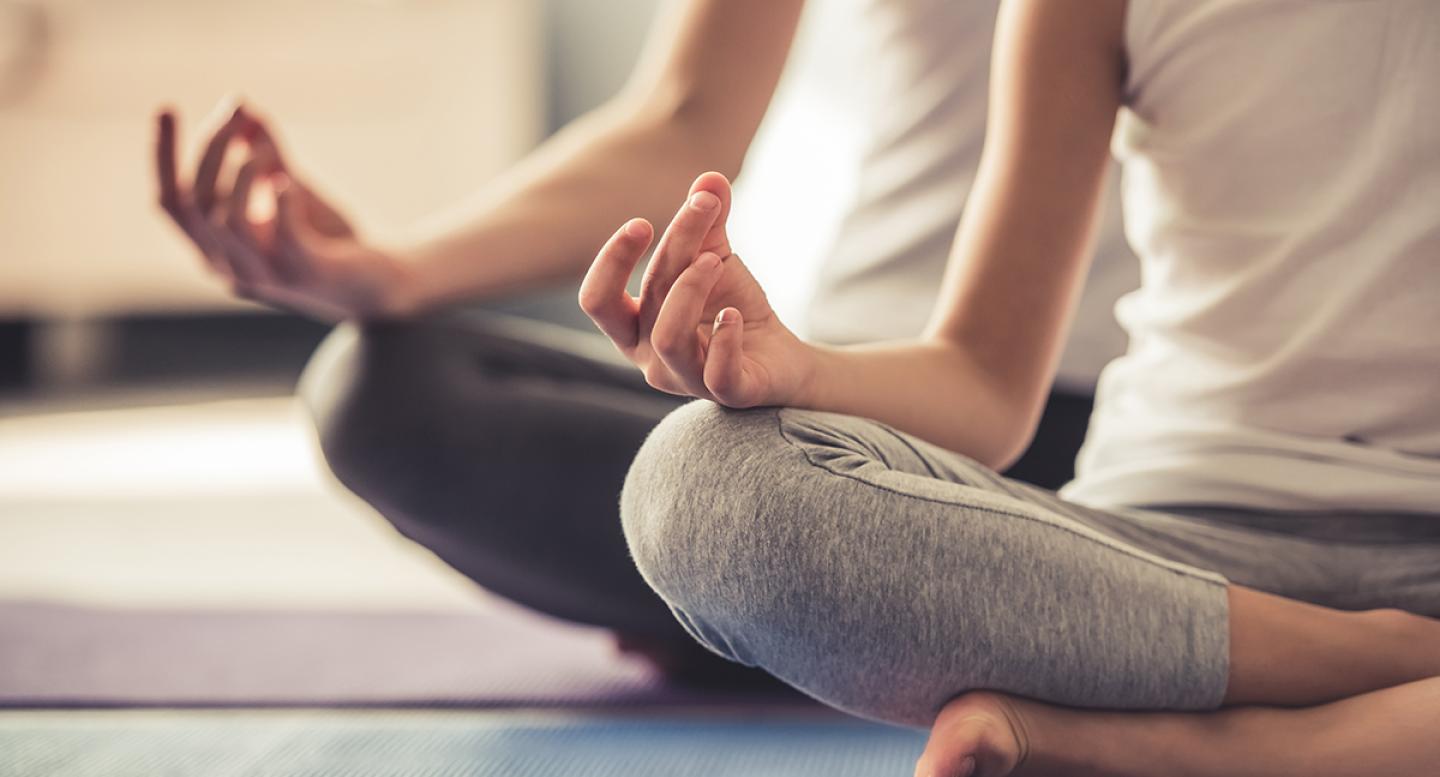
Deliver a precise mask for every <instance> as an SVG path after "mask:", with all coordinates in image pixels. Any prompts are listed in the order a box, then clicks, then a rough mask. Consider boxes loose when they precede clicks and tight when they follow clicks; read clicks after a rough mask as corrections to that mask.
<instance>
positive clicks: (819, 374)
mask: <svg viewBox="0 0 1440 777" xmlns="http://www.w3.org/2000/svg"><path fill="white" fill-rule="evenodd" d="M798 342H799V344H800V359H799V360H798V363H799V365H800V378H799V380H798V382H797V385H796V389H795V396H793V397H791V398H790V401H789V402H787V403H785V404H786V405H787V406H789V407H800V408H805V409H807V410H824V409H825V407H826V398H825V397H826V395H827V394H828V390H829V388H830V387H831V386H833V385H835V384H834V381H835V378H834V375H835V372H836V368H837V366H838V364H837V362H838V361H839V358H840V354H839V352H838V351H836V350H835V349H833V348H828V347H826V346H823V345H816V344H814V343H807V342H805V341H803V340H800V341H798Z"/></svg>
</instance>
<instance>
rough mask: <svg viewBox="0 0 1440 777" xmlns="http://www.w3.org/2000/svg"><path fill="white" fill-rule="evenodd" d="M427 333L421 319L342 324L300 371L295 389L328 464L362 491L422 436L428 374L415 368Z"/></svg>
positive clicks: (404, 455) (382, 475)
mask: <svg viewBox="0 0 1440 777" xmlns="http://www.w3.org/2000/svg"><path fill="white" fill-rule="evenodd" d="M423 339H424V336H423V334H422V332H421V331H420V329H419V327H418V325H413V324H406V323H345V324H342V325H340V326H338V327H336V329H335V330H334V331H333V332H331V333H330V335H329V336H328V337H327V338H326V339H325V341H324V342H323V343H321V345H320V347H319V349H317V351H316V352H315V355H314V356H313V357H311V359H310V363H309V364H308V365H307V366H306V368H305V372H304V374H303V375H302V377H301V380H300V386H299V391H298V393H299V396H300V399H301V401H302V404H303V405H304V407H305V409H306V410H307V412H308V413H309V416H310V419H311V421H312V423H313V424H314V427H315V432H316V439H317V442H318V444H319V449H320V453H321V455H322V457H323V458H324V460H325V463H326V464H327V465H328V466H329V467H330V470H331V471H332V472H333V473H334V474H335V476H336V478H337V479H338V480H340V482H341V483H343V484H345V485H346V486H347V487H348V488H350V489H351V490H354V491H356V492H357V493H360V494H361V495H362V496H365V493H364V492H366V491H369V490H372V489H374V488H375V487H376V486H377V485H378V484H379V482H380V481H382V480H383V479H384V478H385V477H386V473H387V472H393V471H394V470H395V469H396V465H397V463H398V462H396V461H393V459H396V458H397V457H398V458H403V457H406V456H408V455H411V454H413V453H414V452H413V451H409V450H407V448H408V447H409V446H411V445H413V442H414V440H415V438H417V437H423V436H424V433H423V430H420V429H419V427H420V426H422V424H423V413H424V411H425V403H424V402H420V401H417V398H416V397H415V396H414V393H415V389H414V386H415V385H416V383H417V381H423V377H422V376H420V375H417V373H418V372H420V365H419V362H420V361H421V360H423V358H424V355H423V351H424V347H423V342H422V341H423Z"/></svg>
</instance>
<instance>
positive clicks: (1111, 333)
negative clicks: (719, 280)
mask: <svg viewBox="0 0 1440 777" xmlns="http://www.w3.org/2000/svg"><path fill="white" fill-rule="evenodd" d="M822 2H832V3H843V4H845V7H844V8H843V9H842V10H843V11H845V12H848V13H853V14H854V16H855V18H854V19H853V20H852V21H853V24H854V25H855V28H856V29H859V30H863V31H864V34H865V39H864V44H863V45H864V48H863V49H862V50H861V51H859V52H856V54H855V56H857V57H858V58H859V59H860V60H861V61H863V62H865V63H866V67H865V68H863V69H862V70H860V71H859V72H860V74H861V76H862V77H861V78H860V79H859V81H858V82H857V83H855V84H854V85H853V86H854V90H853V100H852V101H851V102H850V105H849V106H848V107H849V109H850V110H852V111H853V115H852V116H850V117H849V120H850V121H853V122H854V123H856V124H857V125H859V126H860V127H861V129H862V131H863V133H864V141H863V147H864V153H863V161H862V163H861V168H860V171H859V177H858V186H857V192H856V197H855V200H854V202H853V203H851V205H850V208H849V209H848V211H847V212H846V214H845V216H844V218H843V220H842V222H841V226H840V228H839V231H838V234H837V236H836V239H835V241H834V243H833V246H832V248H831V249H830V250H829V251H826V252H825V253H824V256H823V261H822V263H821V264H820V268H819V276H818V279H817V282H816V287H815V290H814V296H813V298H812V302H811V307H810V309H809V315H808V318H807V320H806V322H805V324H804V326H803V327H802V329H803V330H804V331H805V332H806V333H807V334H808V335H809V336H811V337H813V338H814V339H817V340H820V341H822V342H828V343H837V344H843V343H857V342H870V341H875V340H888V339H899V338H905V337H913V336H915V335H917V334H919V333H920V331H921V330H922V329H924V326H925V323H926V321H927V320H928V319H929V316H930V312H931V309H932V308H933V307H934V303H935V299H936V297H937V295H938V293H939V290H940V278H941V276H942V275H943V274H944V271H945V263H946V261H947V260H948V258H949V255H950V246H951V243H953V242H954V239H955V228H956V226H957V225H958V224H959V221H960V214H961V212H962V211H963V210H964V208H965V200H966V198H967V197H968V196H969V193H970V187H971V185H972V184H973V183H974V178H975V169H976V167H977V166H978V164H979V161H980V150H981V148H982V146H983V145H984V141H985V113H986V108H987V105H986V104H987V101H988V99H989V79H990V51H991V41H992V39H993V37H994V30H995V13H996V8H997V7H998V5H999V3H998V1H997V0H822ZM1118 194H1119V191H1118V179H1117V177H1116V176H1114V175H1113V174H1112V192H1111V197H1110V201H1109V203H1108V204H1107V207H1106V217H1105V222H1104V225H1103V228H1102V229H1101V235H1100V237H1099V241H1098V245H1097V249H1096V256H1095V260H1094V263H1093V265H1092V267H1091V271H1090V276H1089V280H1088V282H1087V284H1086V288H1085V292H1084V294H1083V295H1082V297H1081V299H1080V301H1079V303H1078V310H1077V313H1076V316H1075V319H1074V323H1073V325H1072V327H1071V333H1070V338H1069V340H1068V344H1067V347H1066V349H1065V353H1064V356H1063V358H1062V361H1061V364H1060V369H1059V372H1058V377H1057V382H1058V383H1059V384H1060V385H1061V386H1062V387H1065V388H1069V389H1072V390H1079V391H1085V392H1088V391H1090V390H1091V388H1092V387H1093V386H1094V384H1095V379H1096V377H1097V376H1098V375H1099V373H1100V369H1101V368H1102V367H1103V366H1104V365H1105V364H1106V362H1108V361H1109V360H1110V359H1111V358H1113V357H1115V356H1118V355H1119V354H1120V353H1121V352H1122V351H1123V350H1124V348H1125V334H1124V332H1123V331H1121V329H1120V327H1119V325H1118V324H1116V322H1115V316H1114V313H1113V308H1114V304H1115V300H1116V299H1118V298H1119V297H1120V295H1122V294H1124V293H1125V292H1127V291H1130V290H1131V289H1134V288H1135V287H1136V286H1138V285H1139V269H1138V265H1137V263H1136V261H1135V258H1134V255H1133V254H1131V252H1130V250H1129V248H1128V247H1127V246H1126V245H1125V238H1124V234H1123V231H1122V229H1121V224H1120V208H1119V206H1118Z"/></svg>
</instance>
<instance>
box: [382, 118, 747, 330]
mask: <svg viewBox="0 0 1440 777" xmlns="http://www.w3.org/2000/svg"><path fill="white" fill-rule="evenodd" d="M697 124H698V122H697V121H695V119H694V118H692V117H689V116H687V115H686V114H685V112H684V111H683V110H681V109H679V108H674V109H672V108H668V107H666V106H663V105H643V104H636V103H635V102H634V101H633V100H630V99H627V98H619V99H617V100H616V101H615V102H612V103H611V104H609V105H607V106H605V107H602V108H600V109H598V110H596V111H594V112H592V113H591V114H589V115H587V116H585V117H583V118H581V119H579V120H577V121H576V122H574V123H573V124H571V125H570V126H568V127H566V128H565V129H564V130H562V131H561V132H559V133H558V134H556V135H555V136H554V137H553V138H551V139H550V140H549V141H547V142H546V143H545V144H543V145H542V146H540V147H539V148H538V149H536V150H535V151H534V152H533V153H531V154H530V155H529V156H528V157H526V158H525V159H524V160H523V161H522V162H520V163H519V164H518V165H516V166H515V167H514V168H513V169H511V170H510V171H508V172H507V173H505V174H503V175H502V176H500V177H499V178H497V179H496V180H495V181H494V182H492V183H491V184H490V185H488V186H487V187H485V188H484V189H483V190H481V191H480V192H478V193H477V194H476V196H475V197H474V198H472V199H470V200H468V201H467V202H465V203H463V204H461V205H460V206H458V207H457V208H455V209H454V210H452V211H450V212H448V213H445V214H442V215H440V216H438V217H436V218H434V219H432V220H430V221H429V222H428V223H426V224H424V225H422V226H421V227H419V228H417V229H416V230H415V231H414V233H413V234H412V236H411V237H410V238H408V239H407V240H406V241H405V243H404V244H403V245H402V246H400V247H398V248H397V249H396V251H395V252H396V254H397V255H398V256H399V257H400V258H401V260H402V262H403V263H404V266H405V267H406V269H407V276H408V279H407V282H406V284H405V286H406V289H405V290H404V292H403V294H404V296H405V297H406V300H405V302H404V303H402V304H401V305H400V307H401V308H403V309H404V310H405V311H406V312H417V311H421V310H425V309H429V308H432V307H436V306H439V305H443V304H446V303H449V302H453V301H457V300H462V299H471V298H479V297H487V296H495V295H500V294H505V293H509V292H514V291H520V290H525V289H529V288H536V287H540V286H544V285H547V284H549V283H554V282H558V281H563V280H568V279H571V278H578V277H579V276H580V275H581V274H582V273H583V271H584V269H585V267H586V266H588V264H589V263H590V261H591V260H592V259H593V258H594V255H595V251H596V250H597V248H598V247H599V246H600V245H601V244H602V243H603V242H604V240H605V238H606V237H607V236H608V235H609V234H610V233H611V232H612V231H613V230H614V229H615V225H616V224H619V223H621V222H623V221H625V220H626V219H628V218H631V217H634V216H637V215H639V216H644V217H646V218H650V219H652V220H659V219H661V218H662V217H663V214H665V213H666V212H667V211H668V210H670V209H672V205H673V203H674V202H675V201H676V200H677V199H680V198H682V197H683V195H684V192H685V188H686V186H687V185H688V184H689V182H690V180H691V179H693V178H694V176H695V174H696V173H698V172H701V171H703V170H706V169H715V170H720V171H722V172H727V173H731V174H733V173H734V172H735V170H736V169H737V168H738V167H739V164H740V158H741V156H742V155H743V151H744V146H743V145H742V144H740V143H736V142H725V140H723V139H717V138H715V137H713V135H714V133H707V132H704V131H701V130H700V129H699V128H698V127H697Z"/></svg>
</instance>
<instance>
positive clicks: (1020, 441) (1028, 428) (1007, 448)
mask: <svg viewBox="0 0 1440 777" xmlns="http://www.w3.org/2000/svg"><path fill="white" fill-rule="evenodd" d="M993 418H994V420H995V421H996V423H995V424H994V425H993V426H992V427H991V428H989V429H986V430H985V432H986V434H985V435H984V438H983V439H981V440H975V439H974V436H973V430H967V431H970V432H971V433H972V434H971V435H970V442H969V444H968V445H966V446H965V447H966V448H969V449H970V450H969V451H965V450H963V449H962V450H961V452H962V453H967V454H968V455H969V456H970V457H971V458H973V459H975V461H977V462H979V463H980V464H983V465H985V466H986V467H988V468H989V469H992V470H994V471H996V472H1004V471H1005V470H1007V469H1009V468H1010V467H1011V466H1013V465H1014V464H1015V462H1017V461H1019V460H1020V457H1021V456H1023V455H1025V451H1026V450H1027V449H1028V448H1029V447H1030V442H1031V441H1032V440H1034V439H1035V428H1036V427H1035V424H1033V423H1027V422H1026V421H1025V419H1024V416H1023V415H1021V414H1018V413H1017V414H1014V415H1004V414H1001V415H996V416H994V417H993ZM1012 419H1013V420H1012ZM977 443H978V444H977Z"/></svg>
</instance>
